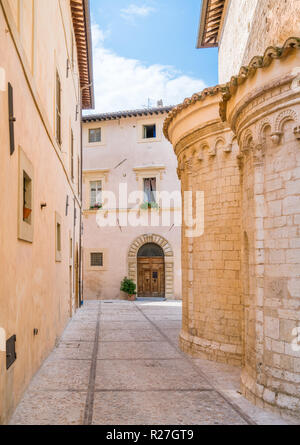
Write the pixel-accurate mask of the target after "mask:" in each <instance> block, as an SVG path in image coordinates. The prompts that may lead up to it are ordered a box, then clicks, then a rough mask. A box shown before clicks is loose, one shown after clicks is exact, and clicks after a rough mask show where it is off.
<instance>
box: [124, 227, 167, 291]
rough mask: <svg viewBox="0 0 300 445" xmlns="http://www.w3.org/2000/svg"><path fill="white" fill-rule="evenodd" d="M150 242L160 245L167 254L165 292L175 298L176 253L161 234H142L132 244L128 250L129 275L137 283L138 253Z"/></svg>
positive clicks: (165, 254)
mask: <svg viewBox="0 0 300 445" xmlns="http://www.w3.org/2000/svg"><path fill="white" fill-rule="evenodd" d="M148 243H154V244H157V245H158V246H160V247H161V248H162V249H163V251H164V256H165V294H166V298H174V253H173V249H172V247H171V245H170V243H169V242H168V241H167V240H166V239H165V238H163V237H162V236H161V235H155V234H148V235H141V236H139V237H138V238H136V239H135V240H134V241H133V243H132V244H131V246H130V248H129V251H128V277H129V278H130V279H131V280H133V281H134V282H135V283H137V255H138V251H139V249H140V248H141V247H142V246H143V245H144V244H148Z"/></svg>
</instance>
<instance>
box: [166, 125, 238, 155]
mask: <svg viewBox="0 0 300 445" xmlns="http://www.w3.org/2000/svg"><path fill="white" fill-rule="evenodd" d="M225 131H230V128H229V127H228V126H227V124H226V123H223V122H221V121H220V120H214V121H211V122H206V123H205V124H203V125H201V126H199V127H198V128H196V129H195V130H194V131H192V132H190V133H188V134H186V135H184V136H183V137H182V138H181V139H180V140H179V142H178V143H177V144H176V146H175V148H174V150H175V154H176V156H177V157H179V156H180V154H181V153H182V151H183V150H186V149H187V148H189V147H190V146H191V145H193V144H196V143H197V142H200V141H201V140H203V139H205V138H207V136H214V135H215V134H219V133H222V134H223V133H224V132H225Z"/></svg>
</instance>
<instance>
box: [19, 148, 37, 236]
mask: <svg viewBox="0 0 300 445" xmlns="http://www.w3.org/2000/svg"><path fill="white" fill-rule="evenodd" d="M33 175H34V171H33V165H32V163H31V162H30V160H29V159H28V158H27V156H26V154H25V152H24V151H23V150H22V148H21V147H19V172H18V177H19V181H18V187H19V195H18V196H19V202H18V238H19V239H20V240H22V241H27V242H29V243H32V242H33V225H34V198H33V192H34V177H33Z"/></svg>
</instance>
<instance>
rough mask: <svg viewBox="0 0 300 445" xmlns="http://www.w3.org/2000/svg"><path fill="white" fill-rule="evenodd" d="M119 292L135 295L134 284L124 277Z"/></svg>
mask: <svg viewBox="0 0 300 445" xmlns="http://www.w3.org/2000/svg"><path fill="white" fill-rule="evenodd" d="M121 291H123V292H125V293H126V294H128V295H136V284H135V283H134V282H133V281H132V280H130V279H129V278H127V277H125V278H124V280H123V281H122V283H121Z"/></svg>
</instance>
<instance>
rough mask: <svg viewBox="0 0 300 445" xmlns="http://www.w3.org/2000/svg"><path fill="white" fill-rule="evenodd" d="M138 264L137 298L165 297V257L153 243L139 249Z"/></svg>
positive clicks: (160, 249) (161, 250)
mask: <svg viewBox="0 0 300 445" xmlns="http://www.w3.org/2000/svg"><path fill="white" fill-rule="evenodd" d="M137 262H138V296H139V297H143V298H151V297H152V298H154V297H159V298H164V297H165V255H164V251H163V249H162V248H161V247H160V246H159V245H158V244H155V243H147V244H144V245H143V246H142V247H140V249H139V251H138V254H137Z"/></svg>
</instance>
